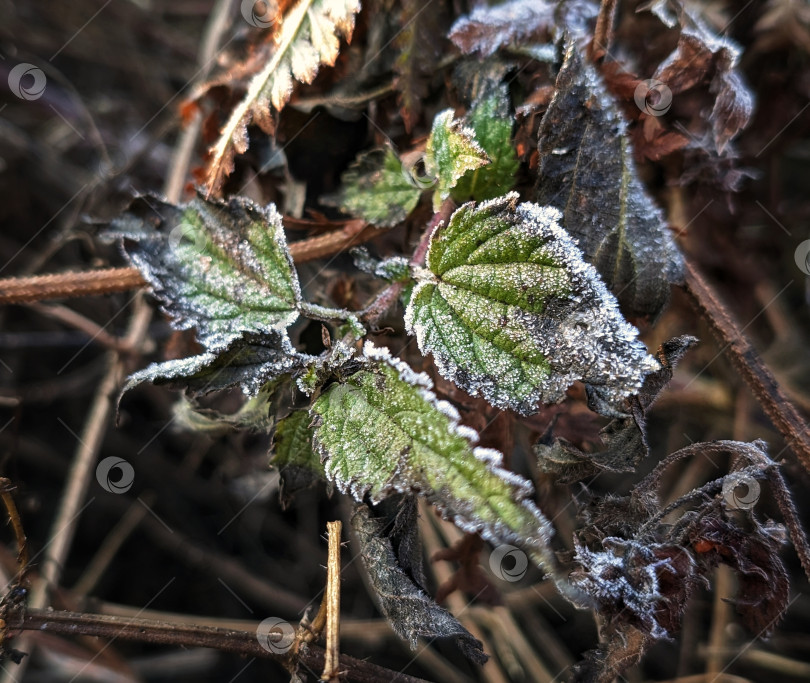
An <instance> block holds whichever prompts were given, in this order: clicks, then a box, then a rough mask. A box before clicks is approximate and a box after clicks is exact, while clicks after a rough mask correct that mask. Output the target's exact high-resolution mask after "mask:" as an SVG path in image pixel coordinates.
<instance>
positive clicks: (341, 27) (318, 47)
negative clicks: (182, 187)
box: [205, 0, 360, 197]
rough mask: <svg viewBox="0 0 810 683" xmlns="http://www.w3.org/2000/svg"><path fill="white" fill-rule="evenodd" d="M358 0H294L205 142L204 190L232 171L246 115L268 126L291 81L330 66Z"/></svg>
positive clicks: (244, 140) (243, 140) (244, 142)
mask: <svg viewBox="0 0 810 683" xmlns="http://www.w3.org/2000/svg"><path fill="white" fill-rule="evenodd" d="M359 11H360V0H298V2H297V3H296V4H295V5H294V6H292V7H291V8H290V10H289V11H288V12H287V13H286V14H285V15H284V17H283V18H282V20H281V22H280V24H277V35H276V36H275V41H274V44H273V49H272V51H270V52H268V53H267V56H266V62H265V64H264V65H263V67H262V69H261V70H260V71H259V72H258V73H257V74H256V75H254V76H253V77H252V78H251V80H250V82H249V83H248V86H247V92H246V94H245V96H244V98H243V99H242V101H241V102H240V103H239V104H238V105H237V106H236V108H235V109H234V110H233V112H232V113H231V116H230V118H229V119H228V121H227V123H226V124H225V126H224V127H223V129H222V130H221V131H220V136H219V139H218V140H217V143H216V144H215V145H214V146H213V147H212V148H211V157H210V159H209V162H208V168H207V173H206V182H205V186H206V194H207V195H208V196H209V197H210V196H211V195H214V194H217V193H218V192H219V191H220V190H221V188H222V184H223V182H224V181H225V178H226V177H227V176H228V175H229V174H230V173H231V171H233V160H234V155H235V154H243V153H244V152H245V151H246V150H247V148H248V132H247V127H248V124H249V123H250V122H251V120H254V119H255V120H256V121H259V122H260V123H262V124H263V125H262V127H263V128H265V129H271V128H272V126H271V125H270V123H269V122H270V121H272V118H273V112H274V111H275V112H278V111H280V110H281V109H282V107H284V105H285V104H286V103H287V101H288V100H289V99H290V95H291V94H292V90H293V85H294V83H295V81H299V82H301V83H311V82H312V81H313V79H314V78H315V76H316V75H317V73H318V70H319V69H320V67H321V66H322V65H328V66H332V65H333V64H334V63H335V60H336V59H337V56H338V52H339V50H340V39H341V37H343V38H346V39H347V40H349V39H351V35H352V31H353V30H354V19H355V15H356V14H357V12H359Z"/></svg>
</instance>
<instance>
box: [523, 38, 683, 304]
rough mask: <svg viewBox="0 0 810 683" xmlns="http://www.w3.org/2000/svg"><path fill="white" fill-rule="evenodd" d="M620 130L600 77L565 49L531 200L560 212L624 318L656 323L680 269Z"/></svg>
mask: <svg viewBox="0 0 810 683" xmlns="http://www.w3.org/2000/svg"><path fill="white" fill-rule="evenodd" d="M625 129H626V126H625V122H624V120H623V119H622V115H621V113H620V112H619V110H618V108H617V106H616V103H615V102H614V101H613V99H612V98H611V96H610V95H609V94H608V93H607V91H606V89H605V85H604V83H603V81H602V78H601V76H600V75H599V74H598V73H597V71H596V70H595V68H594V67H593V66H591V65H590V64H587V63H585V61H584V60H583V58H582V56H581V55H580V53H579V50H578V47H577V45H576V44H575V43H573V42H571V43H569V44H568V47H567V49H566V52H565V61H564V63H563V66H562V68H561V69H560V73H559V74H558V76H557V92H556V94H555V95H554V99H553V100H552V101H551V104H550V105H549V107H548V110H547V111H546V114H545V116H544V118H543V122H542V124H541V127H540V136H539V141H538V151H539V153H540V169H539V174H538V181H537V186H536V188H535V200H536V201H537V202H538V203H540V204H550V205H551V206H556V207H557V208H559V209H560V210H561V211H563V225H564V226H565V229H566V230H567V231H568V232H569V233H570V234H571V235H572V236H573V237H575V238H576V239H577V240H578V244H579V248H580V249H582V251H583V252H584V254H585V258H586V259H587V260H588V261H589V262H590V263H592V264H593V265H594V266H595V267H596V269H597V270H598V271H599V274H600V275H601V276H602V278H603V279H604V280H605V283H606V284H607V286H608V288H609V289H610V290H611V291H613V293H614V294H616V296H617V297H618V299H619V303H620V304H621V305H622V309H623V310H624V311H625V313H626V314H627V315H632V316H648V317H650V318H655V317H656V316H657V315H658V314H659V313H660V312H661V310H662V309H663V308H664V306H665V305H666V303H667V301H668V300H669V286H670V283H677V282H680V281H681V279H682V277H683V273H682V270H683V264H682V259H681V255H680V253H679V251H678V248H677V247H676V245H675V242H674V240H673V239H672V235H671V234H670V231H669V229H668V227H667V224H666V222H665V221H664V217H663V215H662V213H661V211H660V210H659V209H658V207H656V206H655V204H654V203H653V201H652V200H651V199H650V197H649V196H648V195H647V193H646V191H645V189H644V187H643V185H642V183H641V181H640V180H639V178H638V176H637V174H636V169H635V166H634V164H633V151H632V149H631V145H630V141H629V140H628V138H627V136H626V134H625V132H626V131H625Z"/></svg>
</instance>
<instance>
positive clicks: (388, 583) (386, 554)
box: [352, 505, 488, 664]
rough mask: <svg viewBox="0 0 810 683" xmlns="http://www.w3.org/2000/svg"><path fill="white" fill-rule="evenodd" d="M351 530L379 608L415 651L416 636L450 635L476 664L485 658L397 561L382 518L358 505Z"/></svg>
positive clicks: (433, 637)
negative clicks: (355, 537) (355, 536)
mask: <svg viewBox="0 0 810 683" xmlns="http://www.w3.org/2000/svg"><path fill="white" fill-rule="evenodd" d="M352 529H353V530H354V532H355V534H356V535H357V539H358V541H359V545H360V557H361V559H362V561H363V566H365V568H366V572H368V577H369V581H370V583H371V585H372V587H373V588H374V593H375V594H376V598H377V601H378V603H379V606H380V611H381V612H382V613H383V614H384V615H385V617H386V619H388V622H389V623H390V624H391V627H392V628H393V629H394V631H395V632H396V634H397V635H398V636H399V637H400V638H403V639H405V640H407V641H408V644H409V645H410V646H411V649H412V650H415V649H416V647H417V644H418V639H419V638H428V639H430V640H431V641H432V640H433V639H435V638H452V639H454V640H455V641H456V643H457V645H458V647H459V649H460V650H461V651H462V652H463V653H464V655H465V656H466V657H467V658H468V659H470V660H471V661H473V662H476V663H477V664H483V663H484V662H486V661H487V659H488V657H487V655H485V654H484V651H483V649H482V646H481V643H480V642H479V641H478V640H476V639H475V638H474V637H473V636H472V635H471V634H470V632H469V631H468V630H467V629H466V628H464V627H463V626H462V625H461V624H460V623H459V621H458V620H457V619H456V618H455V617H454V616H453V615H452V614H450V612H448V611H447V610H446V609H444V608H443V607H439V605H437V604H436V602H435V601H434V600H433V599H432V598H431V597H430V596H429V595H427V593H425V592H424V591H423V590H422V589H421V588H419V586H417V585H416V584H415V583H414V581H413V579H412V578H411V577H410V576H408V574H406V573H405V571H404V570H403V568H402V567H401V566H400V564H399V562H398V561H397V557H396V555H395V554H394V549H393V547H392V544H391V540H390V539H389V538H388V536H386V535H384V530H385V524H384V520H383V519H378V518H376V517H374V516H373V515H372V512H371V510H369V508H368V507H367V506H365V505H358V506H357V507H356V508H355V512H354V514H353V515H352Z"/></svg>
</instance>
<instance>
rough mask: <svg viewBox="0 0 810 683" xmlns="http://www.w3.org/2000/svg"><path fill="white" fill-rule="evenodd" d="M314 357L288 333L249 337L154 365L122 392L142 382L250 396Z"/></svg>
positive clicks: (134, 377) (195, 393) (196, 391)
mask: <svg viewBox="0 0 810 683" xmlns="http://www.w3.org/2000/svg"><path fill="white" fill-rule="evenodd" d="M313 362H315V359H314V358H313V357H311V356H307V355H305V354H300V353H298V352H297V351H296V350H295V349H294V348H293V346H292V344H291V343H290V340H289V338H288V337H287V334H286V332H278V331H272V332H269V333H267V334H266V335H262V336H259V335H247V336H245V337H243V338H240V339H237V340H235V341H232V342H231V343H230V344H229V345H228V346H227V347H225V348H224V349H222V350H221V351H218V352H217V353H212V352H206V353H201V354H199V355H197V356H190V357H189V358H181V359H178V360H169V361H165V362H163V363H152V365H149V366H148V367H146V368H144V369H143V370H139V371H138V372H136V373H134V374H132V375H131V376H130V377H129V378H128V379H127V383H126V385H125V386H124V389H123V391H122V393H124V392H127V391H129V390H130V389H132V388H133V387H136V386H137V385H138V384H140V383H141V382H152V383H153V384H163V385H167V386H168V387H169V388H171V389H184V390H186V391H187V392H188V393H189V394H191V395H192V396H200V395H203V394H208V393H211V392H213V391H221V390H222V389H227V388H229V387H232V386H236V385H238V386H240V387H241V389H242V391H243V392H244V393H245V394H246V395H247V396H256V395H257V394H258V393H259V391H260V390H261V388H262V387H263V386H264V385H265V384H267V382H270V381H273V380H276V379H278V378H280V377H282V376H283V375H286V374H289V373H291V372H293V371H294V370H297V369H299V368H301V367H303V366H304V365H305V364H308V363H313Z"/></svg>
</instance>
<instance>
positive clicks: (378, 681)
mask: <svg viewBox="0 0 810 683" xmlns="http://www.w3.org/2000/svg"><path fill="white" fill-rule="evenodd" d="M6 622H7V629H8V630H22V631H48V632H50V633H59V634H63V635H69V636H76V635H85V636H96V637H100V638H110V639H111V640H128V641H137V642H141V643H156V644H160V645H177V646H181V647H208V648H212V649H215V650H220V651H222V652H232V653H235V654H239V655H248V656H251V657H262V658H264V659H274V660H276V661H278V662H279V663H282V664H283V663H284V662H285V658H286V654H278V653H274V652H269V651H268V650H265V649H264V648H263V647H262V646H261V644H260V643H259V639H258V638H257V636H256V631H238V630H233V629H224V628H213V627H211V626H196V625H194V624H176V623H169V622H163V621H155V620H152V619H138V618H135V617H127V618H121V617H114V616H108V615H101V614H84V613H80V612H62V611H54V610H49V609H27V610H17V611H13V610H12V611H9V613H8V615H7V619H6ZM257 627H258V624H257ZM297 656H298V658H299V661H300V662H301V663H302V664H304V665H305V666H307V667H308V668H310V669H312V670H313V671H315V670H318V669H320V668H321V667H322V666H323V663H324V659H325V653H324V650H323V649H322V648H320V647H318V646H316V645H308V646H307V647H305V648H301V649H300V650H299V651H298V653H297ZM339 669H340V671H341V674H342V675H344V676H345V678H346V679H347V680H351V681H357V682H358V683H383V682H387V681H398V682H399V683H426V682H425V681H423V680H422V679H420V678H414V677H413V676H408V675H406V674H402V673H399V674H398V673H396V672H394V671H391V670H389V669H385V668H383V667H380V666H377V665H375V664H371V663H369V662H366V661H362V660H359V659H355V658H354V657H348V656H346V655H343V656H341V657H340V662H339Z"/></svg>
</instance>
